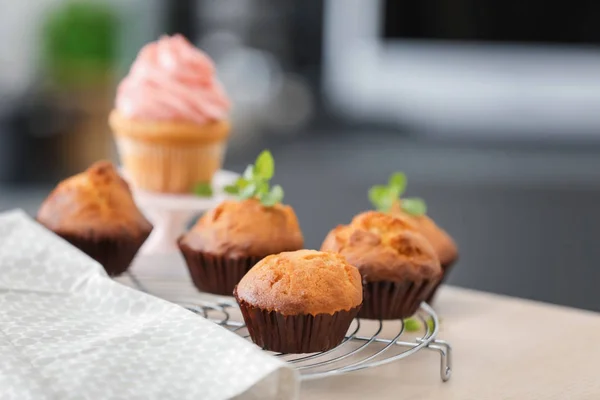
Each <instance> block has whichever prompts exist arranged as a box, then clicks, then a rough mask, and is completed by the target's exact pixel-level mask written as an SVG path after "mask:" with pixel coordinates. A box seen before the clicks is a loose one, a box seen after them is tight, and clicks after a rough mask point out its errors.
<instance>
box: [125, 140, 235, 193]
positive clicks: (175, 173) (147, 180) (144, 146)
mask: <svg viewBox="0 0 600 400" xmlns="http://www.w3.org/2000/svg"><path fill="white" fill-rule="evenodd" d="M225 149H226V143H225V142H224V141H223V142H216V143H198V144H193V143H188V144H187V145H179V144H177V145H166V144H162V143H153V142H145V141H143V140H140V139H137V138H129V137H124V136H120V137H117V150H118V152H119V155H120V157H121V161H122V162H123V166H124V168H125V171H126V172H127V175H128V178H129V179H130V180H131V183H132V184H133V185H134V186H135V187H138V188H140V189H144V190H149V191H153V192H163V193H190V192H191V191H192V189H193V187H194V185H196V184H197V183H201V182H210V181H211V180H212V177H213V175H214V174H215V172H217V171H218V170H219V168H221V165H222V162H223V156H224V154H225Z"/></svg>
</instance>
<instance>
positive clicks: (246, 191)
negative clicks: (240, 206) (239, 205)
mask: <svg viewBox="0 0 600 400" xmlns="http://www.w3.org/2000/svg"><path fill="white" fill-rule="evenodd" d="M256 189H257V187H256V183H255V182H248V184H247V185H246V186H244V188H242V189H241V190H240V192H239V194H238V196H239V197H240V199H241V200H246V199H250V198H252V197H254V196H255V195H256Z"/></svg>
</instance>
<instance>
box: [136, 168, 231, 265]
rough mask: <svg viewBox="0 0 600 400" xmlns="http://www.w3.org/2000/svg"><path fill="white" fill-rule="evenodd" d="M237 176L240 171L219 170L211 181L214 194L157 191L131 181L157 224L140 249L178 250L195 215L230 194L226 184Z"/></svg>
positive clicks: (143, 251)
mask: <svg viewBox="0 0 600 400" xmlns="http://www.w3.org/2000/svg"><path fill="white" fill-rule="evenodd" d="M238 177H239V175H238V174H236V173H234V172H231V171H224V170H221V171H218V172H217V173H216V174H215V176H214V178H213V182H212V187H213V192H214V194H213V196H212V197H199V196H196V195H193V194H163V193H154V192H148V191H146V190H142V189H137V188H135V186H133V185H132V186H131V187H132V191H133V196H134V198H135V201H136V203H137V205H138V207H139V208H140V210H141V211H142V212H143V213H144V215H146V218H148V219H149V220H150V222H152V225H154V229H153V230H152V234H151V235H150V237H149V238H148V240H146V243H144V245H143V246H142V248H141V249H140V253H141V254H144V255H149V254H164V253H171V252H174V251H178V250H177V239H178V238H179V236H181V235H182V234H183V233H184V232H185V230H186V228H187V225H188V224H189V222H190V221H191V220H192V218H194V217H195V216H198V215H200V214H201V213H203V212H205V211H208V210H210V209H212V208H214V207H215V206H217V205H218V204H219V203H220V202H222V201H223V200H226V199H227V198H229V196H228V195H227V194H226V193H225V192H224V191H223V188H224V187H225V186H227V185H230V184H232V183H234V182H235V181H236V179H237V178H238Z"/></svg>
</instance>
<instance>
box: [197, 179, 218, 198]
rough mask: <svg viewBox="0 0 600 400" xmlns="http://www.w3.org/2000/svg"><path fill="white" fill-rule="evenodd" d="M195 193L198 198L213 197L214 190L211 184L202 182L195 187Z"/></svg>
mask: <svg viewBox="0 0 600 400" xmlns="http://www.w3.org/2000/svg"><path fill="white" fill-rule="evenodd" d="M193 192H194V194H195V195H196V196H200V197H212V195H213V189H212V186H211V184H210V182H200V183H197V184H196V185H195V186H194V189H193Z"/></svg>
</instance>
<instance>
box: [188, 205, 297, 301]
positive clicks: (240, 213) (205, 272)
mask: <svg viewBox="0 0 600 400" xmlns="http://www.w3.org/2000/svg"><path fill="white" fill-rule="evenodd" d="M178 244H179V249H180V250H181V252H182V254H183V256H184V258H185V261H186V264H187V266H188V268H189V271H190V275H191V277H192V281H193V282H194V285H196V287H197V288H198V289H200V290H201V291H204V292H209V293H214V294H221V295H227V296H231V295H232V293H233V288H234V286H235V285H236V284H237V283H238V282H239V281H240V279H242V277H243V276H244V275H245V274H246V272H248V270H250V268H252V266H253V265H254V264H256V263H257V262H258V261H259V260H261V259H262V258H264V257H266V256H268V255H271V254H277V253H280V252H282V251H293V250H299V249H301V248H302V247H303V246H304V239H303V237H302V232H301V230H300V226H299V224H298V218H297V217H296V213H295V212H294V210H293V209H292V207H290V206H288V205H283V204H280V203H277V204H275V205H273V206H271V207H267V206H265V205H263V204H262V203H261V202H260V201H259V200H258V199H256V198H250V199H246V200H226V201H224V202H222V203H221V204H219V205H218V206H217V207H216V208H214V209H213V210H211V211H209V212H207V213H206V214H204V215H203V216H202V217H201V218H200V219H199V220H198V222H197V223H196V224H195V225H194V226H193V227H192V229H191V230H190V231H189V232H188V233H186V234H185V235H183V236H182V237H181V238H180V239H179V241H178Z"/></svg>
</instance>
